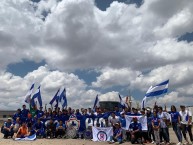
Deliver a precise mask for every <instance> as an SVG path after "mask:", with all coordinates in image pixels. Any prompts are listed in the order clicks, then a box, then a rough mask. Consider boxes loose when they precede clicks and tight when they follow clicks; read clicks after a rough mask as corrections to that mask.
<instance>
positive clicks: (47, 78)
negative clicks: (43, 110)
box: [0, 66, 99, 109]
mask: <svg viewBox="0 0 193 145" xmlns="http://www.w3.org/2000/svg"><path fill="white" fill-rule="evenodd" d="M0 81H1V84H2V85H1V87H0V90H1V91H0V98H1V103H0V107H1V109H16V108H18V107H21V105H22V104H23V103H24V96H25V94H26V93H27V90H28V89H29V87H30V85H31V83H32V82H35V84H36V86H35V87H36V88H37V87H38V85H39V84H41V95H42V100H43V103H44V104H48V103H49V101H50V100H51V99H52V97H53V96H54V94H55V93H56V91H57V90H58V89H59V88H62V87H65V88H66V91H67V100H68V104H69V106H71V107H73V108H80V107H90V106H92V105H93V102H94V99H95V96H96V94H99V92H97V91H95V90H92V89H88V90H87V89H86V87H87V85H86V84H85V82H84V81H83V80H80V79H79V78H78V76H76V75H74V74H72V73H65V72H60V71H51V70H50V69H49V68H48V67H47V66H41V67H39V68H38V69H37V70H34V71H33V72H30V73H28V74H27V75H26V76H24V77H23V78H21V77H19V76H14V75H13V74H11V73H7V72H6V73H1V74H0Z"/></svg>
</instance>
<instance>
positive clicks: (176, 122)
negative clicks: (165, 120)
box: [169, 105, 182, 145]
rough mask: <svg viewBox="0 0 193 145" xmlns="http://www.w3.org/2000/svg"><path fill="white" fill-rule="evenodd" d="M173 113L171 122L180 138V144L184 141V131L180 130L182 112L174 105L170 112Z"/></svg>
mask: <svg viewBox="0 0 193 145" xmlns="http://www.w3.org/2000/svg"><path fill="white" fill-rule="evenodd" d="M169 113H170V115H171V122H172V127H173V130H174V132H175V134H176V136H177V138H178V141H179V143H178V144H179V145H180V144H181V143H182V133H181V131H180V127H179V126H180V114H179V112H177V110H176V107H175V106H174V105H172V106H171V111H170V112H169Z"/></svg>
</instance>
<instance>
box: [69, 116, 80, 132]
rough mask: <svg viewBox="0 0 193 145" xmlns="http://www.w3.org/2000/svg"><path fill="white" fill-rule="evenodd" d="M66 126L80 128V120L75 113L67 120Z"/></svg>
mask: <svg viewBox="0 0 193 145" xmlns="http://www.w3.org/2000/svg"><path fill="white" fill-rule="evenodd" d="M66 127H67V128H74V129H76V130H78V129H79V127H80V120H78V119H77V118H76V116H75V115H71V116H70V118H69V120H68V121H66Z"/></svg>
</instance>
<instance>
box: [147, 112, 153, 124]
mask: <svg viewBox="0 0 193 145" xmlns="http://www.w3.org/2000/svg"><path fill="white" fill-rule="evenodd" d="M152 119H153V114H152V113H150V114H147V125H148V126H151V125H152Z"/></svg>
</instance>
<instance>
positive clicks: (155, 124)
mask: <svg viewBox="0 0 193 145" xmlns="http://www.w3.org/2000/svg"><path fill="white" fill-rule="evenodd" d="M152 122H153V125H154V126H158V125H159V122H160V119H159V117H153V118H152Z"/></svg>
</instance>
